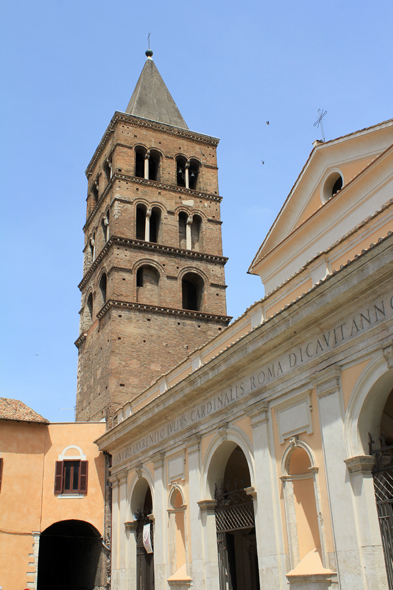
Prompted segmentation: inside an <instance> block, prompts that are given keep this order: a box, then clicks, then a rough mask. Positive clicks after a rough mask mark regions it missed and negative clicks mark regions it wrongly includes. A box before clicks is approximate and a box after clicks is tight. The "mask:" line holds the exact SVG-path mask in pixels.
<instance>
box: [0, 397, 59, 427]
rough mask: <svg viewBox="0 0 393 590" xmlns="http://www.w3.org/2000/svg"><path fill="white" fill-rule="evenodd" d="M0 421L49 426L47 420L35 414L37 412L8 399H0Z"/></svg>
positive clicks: (16, 400)
mask: <svg viewBox="0 0 393 590" xmlns="http://www.w3.org/2000/svg"><path fill="white" fill-rule="evenodd" d="M0 420H17V421H21V422H41V423H42V424H49V420H47V419H46V418H43V417H42V416H40V414H37V412H35V411H34V410H32V409H31V408H29V406H26V404H24V403H23V402H21V401H19V400H18V399H10V398H8V397H0Z"/></svg>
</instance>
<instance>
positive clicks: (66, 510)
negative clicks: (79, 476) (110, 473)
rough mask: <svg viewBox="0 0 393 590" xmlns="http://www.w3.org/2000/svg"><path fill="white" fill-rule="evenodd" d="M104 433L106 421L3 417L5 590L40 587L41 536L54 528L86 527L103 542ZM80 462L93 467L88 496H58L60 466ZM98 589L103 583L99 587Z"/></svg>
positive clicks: (1, 574)
mask: <svg viewBox="0 0 393 590" xmlns="http://www.w3.org/2000/svg"><path fill="white" fill-rule="evenodd" d="M10 401H15V400H10ZM17 403H18V402H17ZM38 418H41V417H38ZM104 432H105V423H103V422H100V423H93V422H90V423H58V424H49V423H47V422H46V421H45V420H44V419H42V418H41V421H37V420H36V419H35V417H33V419H32V420H30V419H26V418H23V419H22V420H21V419H18V417H15V418H12V419H3V417H1V418H0V460H1V462H2V476H1V488H0V547H1V550H0V587H1V588H2V589H3V590H18V589H22V590H23V589H25V588H28V589H35V588H37V582H38V573H39V571H38V570H39V567H38V565H39V556H40V558H41V553H40V546H41V536H42V534H44V535H45V534H46V533H48V531H49V533H50V531H51V530H53V528H52V527H56V526H58V525H60V526H61V525H62V523H75V522H79V523H82V525H81V526H82V527H84V529H83V530H86V531H89V533H90V531H92V534H93V536H94V537H97V539H98V541H97V543H98V544H99V545H101V544H102V537H103V534H104V496H105V463H104V456H103V454H102V453H100V452H99V451H98V449H97V446H96V445H95V444H94V440H95V439H96V438H97V437H99V436H101V435H102V434H103V433H104ZM78 461H85V462H87V463H88V476H87V489H86V490H85V493H83V494H82V493H78V492H75V493H69V492H65V493H64V492H63V491H61V493H55V487H54V486H55V470H56V463H59V462H60V463H64V462H72V463H75V462H78ZM71 526H72V524H71ZM70 530H71V529H70ZM68 534H69V535H71V534H72V531H71V532H68ZM85 534H86V533H85ZM55 540H56V539H55ZM49 543H51V540H50V539H49ZM44 558H45V556H44ZM66 558H67V555H66V553H65V552H63V554H60V555H59V559H60V560H62V561H63V562H64V567H65V568H66V569H67V568H68V566H69V564H68V563H67V561H66ZM75 568H77V565H76V564H75ZM44 574H45V572H43V575H44ZM50 575H51V574H50ZM54 575H55V580H56V579H57V586H56V587H57V588H63V586H62V583H63V581H64V580H63V579H62V573H61V571H60V570H57V571H56V572H54ZM46 578H47V576H45V575H44V578H43V581H42V585H41V587H42V588H46V587H47V585H45V583H44V582H45V580H46ZM102 578H103V580H104V581H103V582H102V586H104V585H105V586H106V575H105V573H103V575H102ZM99 586H100V584H99V583H98V584H97V586H96V587H97V588H99ZM67 587H68V586H67ZM75 587H76V586H75Z"/></svg>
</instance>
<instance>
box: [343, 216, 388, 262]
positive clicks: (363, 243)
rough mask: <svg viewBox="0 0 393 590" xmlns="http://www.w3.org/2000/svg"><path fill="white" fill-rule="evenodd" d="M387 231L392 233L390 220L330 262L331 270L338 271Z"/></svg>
mask: <svg viewBox="0 0 393 590" xmlns="http://www.w3.org/2000/svg"><path fill="white" fill-rule="evenodd" d="M388 231H393V222H392V221H391V220H390V221H388V222H387V223H385V225H383V226H382V227H381V228H380V229H378V230H376V231H375V232H374V233H372V234H371V235H370V236H368V237H367V238H365V239H364V240H362V241H361V242H360V244H357V245H356V246H353V247H352V248H348V250H347V251H346V252H345V254H342V255H341V256H340V258H337V260H334V261H332V262H331V269H332V271H333V270H338V269H339V268H340V266H341V265H342V264H346V263H347V261H348V260H352V258H354V257H355V255H356V254H361V252H362V250H363V249H366V248H369V247H370V244H376V243H377V242H378V238H383V237H385V236H386V235H387V233H388Z"/></svg>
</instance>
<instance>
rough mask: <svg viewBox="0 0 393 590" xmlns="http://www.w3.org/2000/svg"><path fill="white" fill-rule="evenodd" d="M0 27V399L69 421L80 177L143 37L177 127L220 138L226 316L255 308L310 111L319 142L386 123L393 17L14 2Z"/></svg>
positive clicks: (357, 7) (276, 7) (122, 94)
mask: <svg viewBox="0 0 393 590" xmlns="http://www.w3.org/2000/svg"><path fill="white" fill-rule="evenodd" d="M0 22H1V24H0V27H1V30H0V37H1V66H0V67H1V81H2V88H3V92H2V96H1V105H0V106H1V113H2V123H1V137H2V142H1V146H2V154H1V162H2V171H3V172H2V174H3V177H2V185H1V189H2V196H3V198H2V224H1V227H2V243H3V255H2V257H1V258H2V278H3V288H2V290H1V298H2V318H1V323H2V339H1V380H0V385H1V388H0V396H3V397H11V398H16V399H20V400H22V401H23V402H25V403H26V404H28V405H29V406H31V407H32V408H33V409H35V410H36V411H37V412H39V413H41V414H43V415H44V416H45V417H46V418H48V419H50V420H52V421H66V420H72V419H73V410H72V408H73V406H74V403H75V390H76V369H77V349H76V348H75V346H74V344H73V343H74V341H75V340H76V338H77V336H78V328H79V325H78V323H79V316H78V310H79V305H80V294H79V291H78V289H77V284H78V283H79V281H80V279H81V276H82V275H81V272H82V247H83V232H82V226H83V223H84V219H85V206H86V201H85V200H86V187H87V182H86V178H85V175H84V171H85V168H86V166H87V164H88V162H89V160H90V158H91V156H92V154H93V152H94V150H95V148H96V146H97V144H98V142H99V140H100V139H101V136H102V134H103V133H104V131H105V129H106V127H107V125H108V123H109V121H110V119H111V117H112V115H113V113H114V112H115V110H119V111H122V110H125V108H126V106H127V104H128V100H129V98H130V96H131V94H132V91H133V88H134V86H135V84H136V81H137V79H138V76H139V74H140V71H141V69H142V67H143V64H144V60H145V56H144V51H145V49H146V48H147V41H146V39H147V34H148V33H151V47H152V49H153V51H154V57H153V59H154V61H155V63H156V65H157V67H158V69H159V71H160V73H161V75H162V76H163V78H164V80H165V82H166V84H167V86H168V88H169V90H170V92H171V94H172V96H173V97H174V99H175V101H176V103H177V105H178V107H179V109H180V111H181V113H182V115H183V117H184V119H185V120H186V122H187V124H188V126H189V128H190V129H192V130H195V131H199V132H201V133H206V134H210V135H214V136H217V137H219V138H220V145H219V151H218V158H219V182H220V193H221V195H222V196H223V198H224V200H223V203H222V219H223V221H224V225H223V242H224V254H225V255H226V256H229V262H228V264H227V267H226V268H227V270H226V282H227V284H228V289H227V302H228V314H230V315H232V316H234V317H237V316H238V315H240V314H241V313H242V312H243V311H244V310H245V309H246V308H247V307H248V306H249V305H250V304H252V303H253V302H254V301H255V300H257V299H260V298H261V297H262V296H263V289H262V285H261V282H260V279H259V278H258V277H252V276H249V275H247V274H246V273H247V268H248V266H249V263H250V262H251V260H252V258H253V256H254V254H255V252H256V250H257V248H258V246H259V245H260V243H261V242H262V240H263V238H264V236H265V234H266V232H267V231H268V229H269V227H270V225H271V224H272V222H273V221H274V219H275V216H276V214H277V212H278V211H279V209H280V207H281V205H282V203H283V201H284V199H285V197H286V196H287V194H288V192H289V191H290V189H291V187H292V185H293V183H294V182H295V180H296V177H297V175H298V174H299V172H300V170H301V168H302V166H303V164H304V162H305V160H306V159H307V157H308V155H309V153H310V151H311V148H312V142H313V141H314V140H315V139H319V138H320V137H321V135H320V132H319V130H318V129H317V128H316V127H314V126H313V123H314V121H315V120H316V117H317V111H318V109H322V108H323V109H325V110H327V116H326V117H325V119H324V129H325V135H326V139H333V138H334V137H338V136H340V135H344V134H346V133H350V132H352V131H356V130H357V129H361V128H363V127H367V126H370V125H374V124H376V123H378V122H381V121H383V120H386V119H389V118H392V117H393V105H392V98H393V76H392V63H393V51H392V33H391V31H392V26H393V5H392V2H391V0H386V1H378V0H377V1H375V2H374V3H371V2H365V1H363V0H357V1H356V2H355V1H350V0H347V1H344V0H341V1H337V0H331V1H329V2H326V1H325V2H321V1H318V0H316V1H315V0H314V1H313V2H311V1H298V2H294V1H288V0H283V1H281V2H263V1H259V2H257V1H255V0H250V1H249V2H247V3H244V4H241V3H240V2H234V1H231V0H229V1H228V0H227V1H225V2H223V1H221V0H219V1H216V2H214V1H210V2H206V1H204V0H202V1H200V2H198V3H191V2H190V3H185V2H179V1H173V0H169V1H168V2H158V1H157V0H150V2H139V3H138V2H135V1H134V2H130V1H128V2H126V1H122V0H111V2H108V1H106V2H103V1H101V0H95V1H94V2H93V1H88V0H78V1H76V0H67V1H66V0H51V1H48V0H40V1H39V2H32V1H31V0H30V1H21V0H13V1H12V2H2V3H1V5H0ZM266 121H269V125H266ZM261 160H263V161H264V162H265V163H264V164H263V165H262V163H261ZM63 408H66V409H63ZM67 408H68V409H67Z"/></svg>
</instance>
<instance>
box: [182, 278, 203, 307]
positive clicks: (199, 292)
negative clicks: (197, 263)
mask: <svg viewBox="0 0 393 590" xmlns="http://www.w3.org/2000/svg"><path fill="white" fill-rule="evenodd" d="M203 295H204V281H203V279H202V277H201V276H200V275H199V274H197V273H195V272H187V273H186V274H185V275H183V278H182V307H183V309H189V310H192V311H202V309H203Z"/></svg>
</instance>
